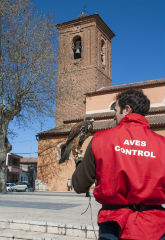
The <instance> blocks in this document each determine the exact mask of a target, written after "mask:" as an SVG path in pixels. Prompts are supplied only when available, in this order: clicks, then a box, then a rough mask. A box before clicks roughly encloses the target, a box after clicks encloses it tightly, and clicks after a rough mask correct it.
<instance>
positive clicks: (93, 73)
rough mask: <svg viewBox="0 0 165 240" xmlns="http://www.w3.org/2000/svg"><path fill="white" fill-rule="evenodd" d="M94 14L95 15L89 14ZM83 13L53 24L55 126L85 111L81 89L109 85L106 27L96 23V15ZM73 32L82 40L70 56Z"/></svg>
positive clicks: (109, 59) (109, 38)
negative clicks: (55, 38)
mask: <svg viewBox="0 0 165 240" xmlns="http://www.w3.org/2000/svg"><path fill="white" fill-rule="evenodd" d="M92 16H95V15H92ZM92 16H91V17H90V16H89V17H87V18H86V17H85V18H81V19H77V20H75V21H71V22H67V23H63V24H60V25H57V27H58V29H59V57H58V79H57V98H56V127H57V126H59V125H62V123H63V120H66V119H71V118H75V117H76V116H79V115H82V114H84V112H85V104H84V100H85V95H84V94H85V93H87V92H90V91H95V90H97V89H99V88H101V87H103V86H104V87H105V86H111V85H112V71H111V38H112V37H113V35H111V36H110V35H109V31H110V29H109V28H108V27H107V25H106V24H105V23H102V22H101V23H102V24H100V23H99V21H101V20H100V17H98V16H97V15H96V16H95V17H92ZM75 36H80V37H81V41H82V48H81V49H82V55H81V58H79V59H74V57H73V51H72V43H73V39H74V37H75ZM102 39H103V40H104V42H105V49H106V50H105V64H104V65H103V64H102V62H101V54H100V52H101V40H102Z"/></svg>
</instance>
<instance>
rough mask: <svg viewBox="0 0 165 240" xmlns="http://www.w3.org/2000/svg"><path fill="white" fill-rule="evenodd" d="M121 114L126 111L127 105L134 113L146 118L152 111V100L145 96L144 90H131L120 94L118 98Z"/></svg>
mask: <svg viewBox="0 0 165 240" xmlns="http://www.w3.org/2000/svg"><path fill="white" fill-rule="evenodd" d="M116 101H118V104H119V107H120V109H121V113H123V110H124V109H125V106H126V105H129V106H130V107H131V109H132V113H139V114H141V115H143V116H145V115H146V114H147V113H148V112H149V109H150V100H149V99H148V97H147V96H146V95H144V93H143V91H142V90H134V89H130V90H127V91H124V92H121V93H119V94H118V95H117V96H116Z"/></svg>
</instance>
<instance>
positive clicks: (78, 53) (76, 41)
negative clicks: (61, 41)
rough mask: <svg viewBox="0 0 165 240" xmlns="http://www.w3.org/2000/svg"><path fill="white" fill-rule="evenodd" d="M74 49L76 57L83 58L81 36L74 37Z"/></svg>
mask: <svg viewBox="0 0 165 240" xmlns="http://www.w3.org/2000/svg"><path fill="white" fill-rule="evenodd" d="M72 50H73V57H74V59H78V58H81V37H80V36H76V37H74V38H73V44H72Z"/></svg>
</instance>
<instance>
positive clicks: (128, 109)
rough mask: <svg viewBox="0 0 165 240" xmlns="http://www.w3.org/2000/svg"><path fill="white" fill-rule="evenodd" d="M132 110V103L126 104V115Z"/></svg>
mask: <svg viewBox="0 0 165 240" xmlns="http://www.w3.org/2000/svg"><path fill="white" fill-rule="evenodd" d="M131 112H132V108H131V107H130V105H125V115H127V114H129V113H131Z"/></svg>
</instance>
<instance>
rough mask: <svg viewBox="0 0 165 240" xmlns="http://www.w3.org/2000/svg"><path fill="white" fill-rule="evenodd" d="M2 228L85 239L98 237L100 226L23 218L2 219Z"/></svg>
mask: <svg viewBox="0 0 165 240" xmlns="http://www.w3.org/2000/svg"><path fill="white" fill-rule="evenodd" d="M0 228H2V229H12V230H23V231H27V232H38V233H47V234H55V235H63V236H70V237H80V238H84V239H96V235H97V233H98V227H94V229H93V227H92V226H90V225H89V226H86V225H82V226H78V225H77V226H76V225H74V226H73V225H71V224H57V223H54V222H44V221H21V220H4V219H0Z"/></svg>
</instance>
